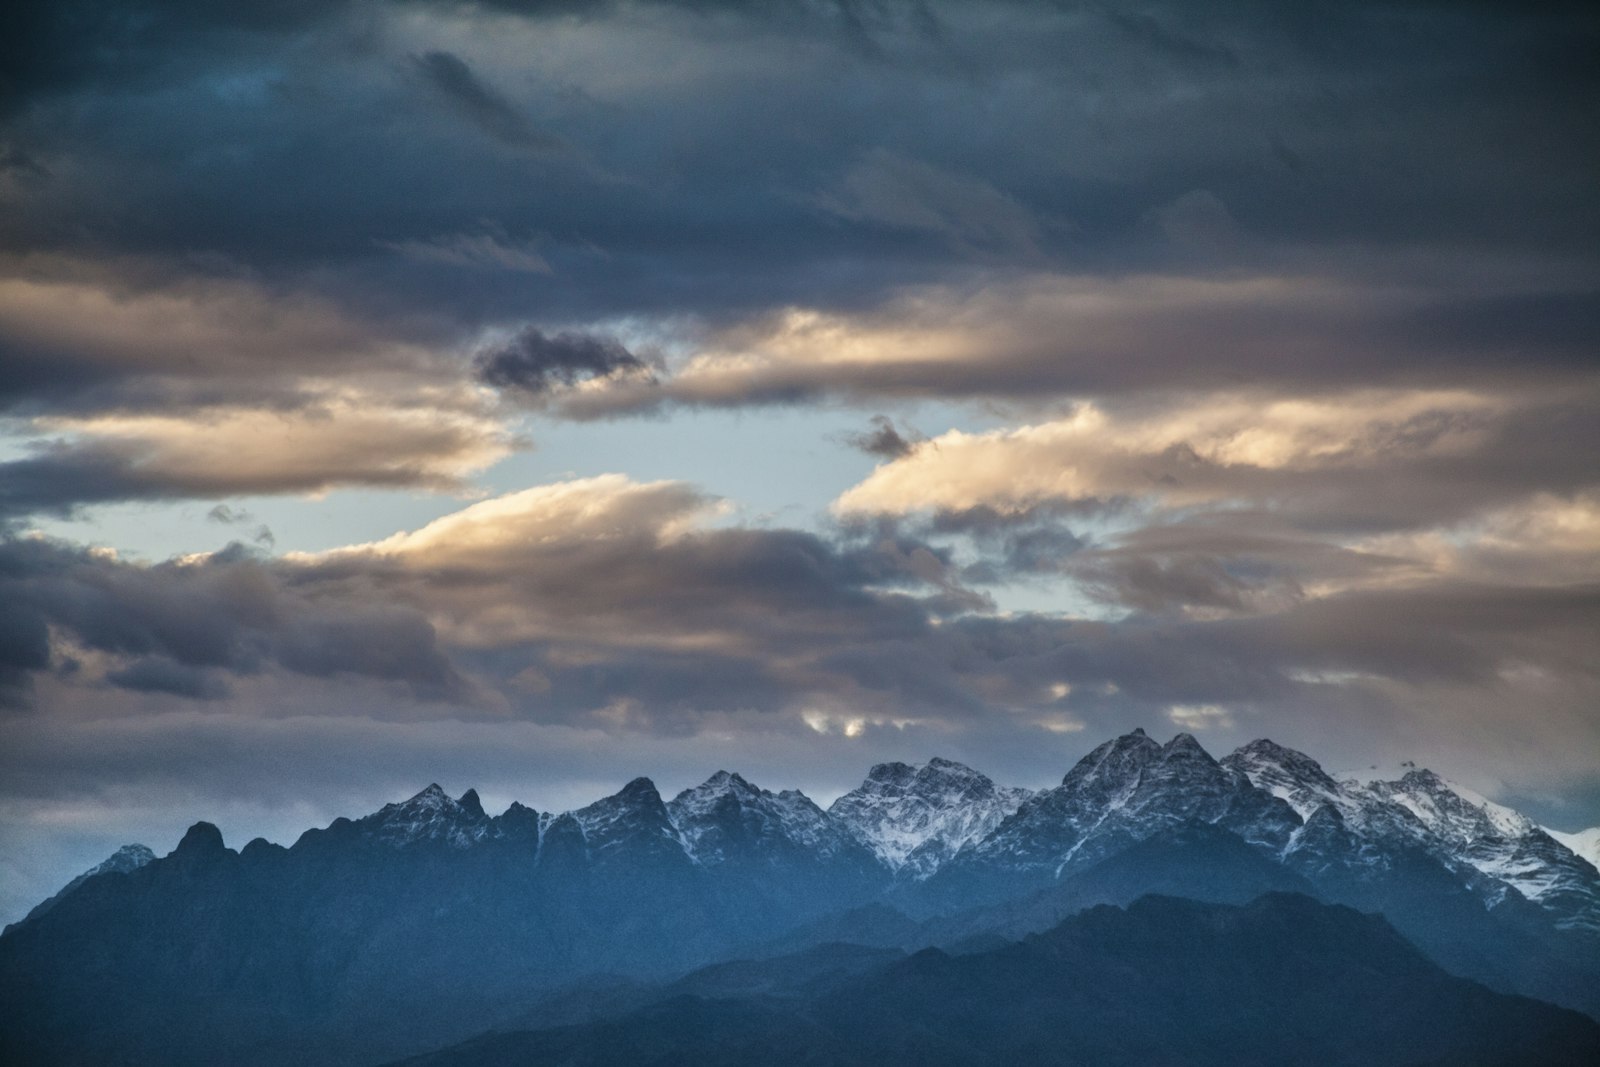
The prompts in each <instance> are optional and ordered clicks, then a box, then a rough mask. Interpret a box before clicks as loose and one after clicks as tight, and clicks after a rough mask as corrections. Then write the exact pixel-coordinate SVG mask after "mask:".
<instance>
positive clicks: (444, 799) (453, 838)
mask: <svg viewBox="0 0 1600 1067" xmlns="http://www.w3.org/2000/svg"><path fill="white" fill-rule="evenodd" d="M492 822H493V820H491V819H490V818H489V817H488V816H487V815H485V814H484V811H483V805H482V804H480V803H479V802H478V794H477V791H476V790H472V789H469V790H467V791H466V792H465V793H463V794H461V797H460V799H453V798H451V797H450V796H449V795H448V794H447V793H445V791H444V790H443V789H440V788H439V786H438V785H437V784H434V785H430V786H428V788H426V789H424V790H423V791H422V792H420V793H418V794H417V795H416V796H414V797H412V798H411V799H410V800H403V801H400V802H399V803H395V804H385V805H384V806H383V807H382V808H380V809H378V811H376V812H375V813H373V814H371V815H368V816H367V817H366V818H364V819H358V820H356V823H355V825H356V827H357V829H358V830H360V831H362V832H363V833H364V834H365V835H366V836H367V837H368V838H370V839H371V840H374V841H377V842H379V843H380V844H384V845H391V846H405V845H414V844H418V843H421V842H428V841H431V842H440V843H443V844H446V845H449V846H450V847H451V848H466V847H468V846H469V845H472V844H474V843H475V842H478V841H481V840H483V839H484V838H485V837H488V836H490V834H491V831H492V828H493V827H492Z"/></svg>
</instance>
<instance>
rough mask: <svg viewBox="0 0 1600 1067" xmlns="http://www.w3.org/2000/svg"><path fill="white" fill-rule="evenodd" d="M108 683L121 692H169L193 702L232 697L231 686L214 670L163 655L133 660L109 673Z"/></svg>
mask: <svg viewBox="0 0 1600 1067" xmlns="http://www.w3.org/2000/svg"><path fill="white" fill-rule="evenodd" d="M106 681H107V682H110V683H111V684H112V685H114V686H117V687H118V688H120V689H131V690H133V691H135V692H141V693H166V694H169V695H171V696H177V697H187V698H188V699H190V700H222V699H225V698H226V697H227V696H228V695H229V689H228V686H227V685H226V684H225V683H224V682H222V681H221V680H220V679H219V678H217V677H216V676H215V675H214V674H213V673H212V672H211V671H208V670H204V669H201V668H196V667H189V666H186V665H184V664H182V663H178V662H176V661H174V660H170V659H166V658H164V657H160V656H151V657H146V658H144V659H138V660H134V661H133V662H132V663H130V664H129V665H128V666H126V667H122V668H120V669H118V670H114V671H110V672H108V673H107V674H106Z"/></svg>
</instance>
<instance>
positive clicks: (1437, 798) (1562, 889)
mask: <svg viewBox="0 0 1600 1067" xmlns="http://www.w3.org/2000/svg"><path fill="white" fill-rule="evenodd" d="M1367 788H1368V789H1370V790H1372V792H1373V793H1375V794H1377V795H1378V796H1380V797H1383V798H1384V799H1386V800H1390V801H1392V802H1393V803H1395V804H1398V805H1400V806H1402V807H1404V808H1405V809H1406V810H1407V811H1409V812H1411V813H1412V814H1413V815H1415V816H1416V817H1417V819H1418V821H1419V822H1421V823H1422V824H1423V825H1424V826H1425V827H1427V829H1428V832H1429V833H1430V834H1431V835H1432V838H1433V841H1432V842H1430V843H1431V844H1432V846H1433V847H1434V848H1435V849H1437V850H1438V851H1440V852H1443V853H1445V854H1447V855H1449V856H1451V857H1452V858H1455V859H1459V860H1463V861H1465V862H1466V863H1468V864H1470V865H1472V866H1473V867H1474V868H1476V869H1477V870H1478V871H1480V872H1482V873H1483V874H1484V875H1485V876H1487V877H1488V878H1490V879H1494V880H1495V881H1498V882H1500V883H1503V884H1504V885H1507V886H1509V887H1511V888H1512V889H1515V890H1516V891H1517V892H1518V893H1520V894H1521V895H1522V896H1523V897H1525V898H1526V899H1528V900H1530V901H1533V902H1534V903H1536V904H1538V905H1540V906H1541V907H1543V908H1545V909H1546V910H1547V911H1550V912H1552V913H1554V914H1556V915H1557V916H1558V923H1559V925H1562V926H1577V927H1585V928H1588V929H1590V930H1593V931H1596V932H1600V880H1597V879H1596V878H1595V873H1596V871H1595V868H1594V867H1593V865H1591V864H1590V863H1589V862H1588V861H1586V860H1584V859H1582V858H1581V857H1579V856H1578V855H1576V854H1575V853H1574V852H1573V851H1572V850H1571V849H1570V848H1568V847H1567V846H1566V845H1564V844H1562V843H1561V842H1559V841H1557V840H1556V839H1555V838H1553V837H1551V836H1550V835H1549V834H1547V833H1545V832H1544V830H1543V829H1542V828H1541V827H1539V826H1538V825H1537V824H1535V823H1534V822H1533V821H1532V820H1531V819H1529V818H1528V817H1527V816H1525V815H1522V814H1521V813H1519V812H1516V811H1512V810H1511V809H1510V808H1507V807H1504V806H1502V805H1500V804H1496V803H1494V802H1493V801H1490V800H1488V799H1486V798H1484V797H1482V796H1479V795H1478V794H1477V793H1474V792H1473V791H1471V790H1470V789H1467V788H1465V787H1463V786H1459V785H1455V784H1453V783H1451V782H1448V781H1446V780H1445V779H1443V778H1440V777H1439V776H1438V775H1437V774H1434V773H1433V772H1432V771H1429V770H1413V771H1409V772H1407V773H1406V774H1405V775H1404V776H1403V777H1402V778H1401V779H1400V780H1399V781H1395V782H1371V783H1368V785H1367Z"/></svg>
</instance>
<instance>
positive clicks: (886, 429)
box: [844, 415, 925, 459]
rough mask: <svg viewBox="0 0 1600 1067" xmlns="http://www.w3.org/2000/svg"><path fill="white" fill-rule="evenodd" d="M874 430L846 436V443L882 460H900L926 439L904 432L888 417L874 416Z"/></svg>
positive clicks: (914, 433) (916, 434) (919, 435)
mask: <svg viewBox="0 0 1600 1067" xmlns="http://www.w3.org/2000/svg"><path fill="white" fill-rule="evenodd" d="M870 421H871V423H872V429H870V430H863V431H860V432H858V433H850V434H846V435H845V437H844V443H845V444H847V445H849V446H850V447H851V448H855V449H859V450H860V451H862V452H865V453H866V454H867V455H869V456H877V457H878V458H880V459H899V458H900V457H901V456H904V455H906V454H907V453H909V452H910V451H911V450H912V449H914V448H916V447H917V445H918V444H920V443H921V442H922V441H923V440H925V438H924V437H923V436H922V435H921V434H919V433H917V432H916V431H914V430H911V431H906V432H902V431H901V430H899V429H897V428H896V427H895V424H894V420H893V419H891V418H889V416H887V415H874V416H872V418H871V420H870Z"/></svg>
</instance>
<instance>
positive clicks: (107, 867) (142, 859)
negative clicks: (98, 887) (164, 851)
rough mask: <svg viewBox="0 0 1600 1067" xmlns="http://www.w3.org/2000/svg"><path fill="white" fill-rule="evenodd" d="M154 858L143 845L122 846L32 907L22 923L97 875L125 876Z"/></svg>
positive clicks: (45, 910)
mask: <svg viewBox="0 0 1600 1067" xmlns="http://www.w3.org/2000/svg"><path fill="white" fill-rule="evenodd" d="M155 858H156V854H155V853H154V852H151V851H150V850H149V849H148V848H146V847H145V846H144V845H123V846H122V847H121V848H119V849H117V850H116V851H115V852H113V853H112V854H111V855H109V856H107V857H106V858H105V859H103V860H101V861H100V862H99V863H97V864H95V865H94V866H93V867H90V868H89V869H88V870H87V871H84V872H83V873H82V874H80V875H78V876H77V877H76V878H74V879H73V880H72V881H70V882H68V883H67V884H66V885H64V886H62V887H61V888H60V889H59V890H57V891H56V894H55V895H54V896H52V897H51V898H50V899H48V900H44V901H41V902H40V903H38V904H36V905H34V907H33V910H32V911H30V912H28V914H27V915H26V916H25V917H24V918H23V920H22V921H23V922H31V921H32V920H34V919H37V918H38V917H39V916H41V915H43V914H44V913H45V912H47V911H49V910H50V909H51V908H53V907H55V906H56V905H57V904H58V903H60V902H61V900H62V899H64V898H65V897H66V896H67V895H68V894H70V893H72V892H73V891H75V890H76V889H77V888H78V887H79V886H81V885H83V883H85V882H87V881H88V880H89V879H91V878H94V877H96V876H97V875H102V874H113V873H114V874H127V873H128V872H130V871H136V870H138V869H139V868H140V867H143V866H144V865H145V864H147V863H149V862H150V861H151V860H153V859H155Z"/></svg>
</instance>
